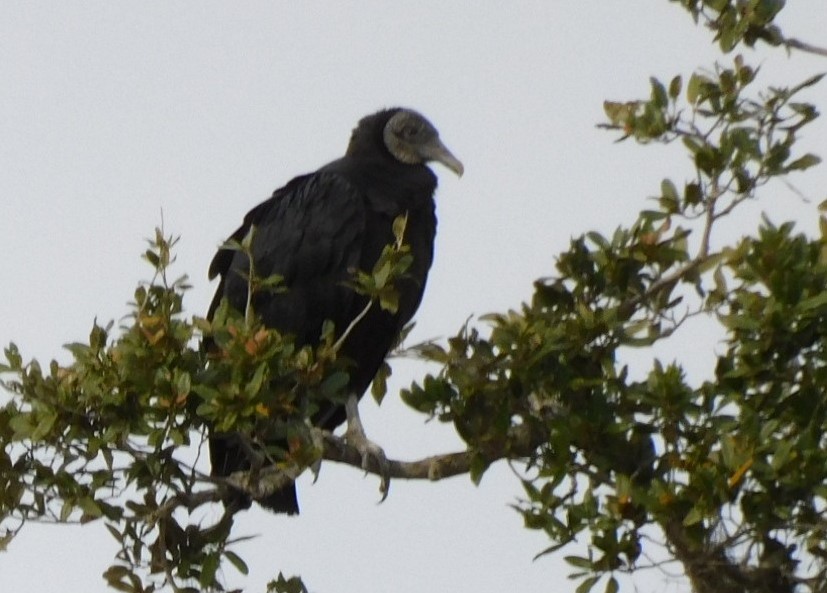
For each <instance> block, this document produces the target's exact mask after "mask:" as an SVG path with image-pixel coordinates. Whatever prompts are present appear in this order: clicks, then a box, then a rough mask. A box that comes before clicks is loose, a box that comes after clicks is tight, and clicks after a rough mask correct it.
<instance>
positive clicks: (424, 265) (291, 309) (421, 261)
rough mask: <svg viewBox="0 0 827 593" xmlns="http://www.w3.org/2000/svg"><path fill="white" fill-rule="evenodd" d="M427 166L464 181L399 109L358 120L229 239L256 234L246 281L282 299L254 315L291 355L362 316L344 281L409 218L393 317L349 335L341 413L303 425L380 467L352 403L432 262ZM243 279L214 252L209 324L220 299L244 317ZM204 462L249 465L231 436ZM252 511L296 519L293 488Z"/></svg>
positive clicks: (224, 472)
mask: <svg viewBox="0 0 827 593" xmlns="http://www.w3.org/2000/svg"><path fill="white" fill-rule="evenodd" d="M432 161H434V162H439V163H442V164H443V165H445V166H446V167H448V168H449V169H450V170H451V171H453V172H454V173H456V174H457V175H458V176H461V175H462V173H463V165H462V163H461V162H460V161H459V160H458V159H457V158H456V157H454V155H452V154H451V152H450V151H449V150H448V149H447V148H446V147H445V145H444V144H443V143H442V142H441V141H440V139H439V133H438V132H437V130H436V128H435V127H434V126H433V125H432V124H431V123H430V122H429V121H428V120H427V119H425V118H424V117H423V116H422V115H420V114H419V113H417V112H416V111H413V110H410V109H402V108H394V109H386V110H382V111H379V112H377V113H374V114H373V115H369V116H367V117H365V118H363V119H362V120H360V121H359V123H358V125H357V126H356V128H355V129H354V130H353V133H352V135H351V138H350V143H349V144H348V147H347V151H346V152H345V155H344V156H343V157H342V158H340V159H338V160H335V161H333V162H331V163H328V164H327V165H325V166H323V167H322V168H321V169H319V170H318V171H316V172H315V173H310V174H307V175H302V176H299V177H296V178H295V179H293V180H292V181H290V182H289V183H287V185H285V186H284V187H282V188H280V189H277V190H276V191H275V192H274V193H273V196H272V197H271V198H270V199H268V200H267V201H265V202H262V203H261V204H259V205H258V206H256V207H255V208H253V209H252V210H251V211H250V212H248V213H247V215H246V216H245V217H244V222H243V223H242V225H241V226H240V227H239V228H238V229H237V230H236V231H235V232H234V233H233V234H232V236H231V239H232V240H235V241H241V240H242V239H243V238H244V237H245V236H246V235H247V233H248V232H249V230H250V228H251V227H253V226H254V227H255V233H254V235H253V241H252V244H251V253H252V256H253V264H254V272H255V274H256V275H257V276H258V277H260V278H265V277H269V276H272V275H279V276H281V277H282V278H283V285H282V286H283V287H284V288H285V289H286V290H284V291H278V292H276V291H269V292H262V293H254V296H253V299H252V300H253V306H254V310H255V311H256V313H257V314H258V315H260V317H261V319H262V322H263V323H264V324H265V326H267V327H270V328H274V329H278V330H279V331H281V332H282V333H289V334H292V335H293V336H294V337H295V342H296V344H297V345H298V346H304V345H315V344H318V343H319V340H320V335H321V333H322V325H323V323H324V321H325V320H330V321H332V322H333V323H334V325H335V330H336V332H337V333H338V334H341V332H343V331H345V328H348V326H349V325H351V322H352V321H353V320H354V319H355V318H356V317H357V316H358V315H359V314H360V313H362V312H363V310H364V309H365V307H366V305H367V302H368V300H367V297H365V296H362V295H359V294H357V293H356V292H355V291H354V290H353V289H352V288H350V287H349V286H348V282H349V281H350V280H352V275H353V271H354V270H363V271H368V272H369V271H370V270H372V269H373V266H374V264H375V263H376V261H377V260H378V258H379V257H380V254H381V253H382V250H383V248H384V247H385V246H386V245H388V244H391V243H392V242H393V241H394V234H393V231H392V224H393V221H394V219H396V218H397V217H399V216H407V222H406V227H405V237H404V238H405V242H406V243H407V244H408V245H409V247H410V254H411V255H412V257H413V262H412V264H411V265H410V267H409V269H408V270H407V273H406V275H405V277H404V278H402V279H400V280H399V281H398V282H397V283H396V285H395V288H396V290H397V292H398V297H399V303H398V308H397V310H396V312H394V313H391V312H388V311H386V310H383V309H381V308H380V307H378V306H376V307H371V308H369V309H368V312H367V314H366V315H365V316H364V317H363V318H362V319H360V320H359V322H358V323H356V324H355V325H353V327H352V328H351V332H350V333H349V334H348V335H347V337H346V339H345V341H344V342H343V344H342V347H341V350H340V351H339V356H344V357H347V359H349V360H350V361H351V362H352V366H351V367H350V369H349V382H348V385H347V393H348V394H349V397H348V401H347V405H345V406H338V405H333V404H331V405H330V407H329V408H328V409H323V410H320V411H319V412H318V413H317V414H316V415H315V416H314V417H313V418H312V422H313V423H314V424H315V425H316V426H318V427H320V428H323V429H326V430H333V429H334V428H336V427H337V426H338V425H340V424H342V423H343V422H344V421H345V420H347V421H348V431H347V433H346V438H347V439H348V442H349V443H350V444H352V445H354V446H356V447H357V448H358V449H359V451H360V452H361V453H362V455H363V457H364V456H366V455H377V456H380V457H382V458H383V459H384V454H383V453H382V451H381V449H379V448H378V446H376V445H375V444H373V443H372V442H371V441H369V440H368V439H367V437H366V436H365V435H364V431H363V430H362V429H361V422H359V417H358V410H357V403H358V399H359V397H361V395H362V394H363V393H364V392H365V390H366V389H367V387H368V386H369V385H370V383H371V381H372V380H373V378H374V376H375V375H376V373H377V371H378V369H379V368H380V366H381V364H382V362H383V360H384V358H385V356H386V355H387V354H388V351H389V350H390V348H391V347H392V346H393V344H394V343H395V341H396V340H397V337H398V335H399V332H400V331H401V330H402V328H403V326H404V325H405V324H406V323H407V322H408V321H409V320H410V319H411V317H412V316H413V314H414V312H415V311H416V309H417V307H418V306H419V303H420V301H421V299H422V293H423V291H424V289H425V281H426V279H427V277H428V269H429V268H430V266H431V261H432V259H433V253H434V236H435V234H436V216H435V212H434V209H435V204H434V190H435V189H436V185H437V180H436V176H435V175H434V173H433V172H432V171H431V170H430V169H429V168H428V167H427V166H426V164H427V163H429V162H432ZM248 270H249V263H248V260H247V256H246V255H244V253H242V252H239V251H234V250H231V249H223V248H222V249H219V251H218V253H217V254H216V255H215V258H214V259H213V260H212V263H211V264H210V269H209V277H210V279H213V278H215V277H216V276H219V275H220V276H221V281H220V283H219V285H218V290H217V292H216V294H215V298H214V299H213V302H212V304H211V306H210V309H209V313H208V318H210V319H212V317H213V315H214V314H215V311H216V309H217V308H218V306H219V305H220V303H221V300H222V299H223V298H226V299H227V300H228V301H229V304H230V306H232V307H233V308H235V309H237V310H239V311H244V309H245V305H246V303H247V290H248V280H247V272H248ZM210 459H211V462H212V474H213V476H228V475H230V474H231V473H233V472H235V471H239V470H247V469H250V467H251V461H250V458H249V449H248V448H245V447H244V445H243V443H242V442H241V441H240V440H239V436H238V435H233V434H213V435H211V439H210ZM258 502H259V503H260V504H261V505H262V506H264V507H266V508H269V509H270V510H272V511H275V512H278V513H288V514H294V513H298V511H299V507H298V502H297V499H296V490H295V485H294V484H290V485H289V486H288V487H285V488H283V489H281V490H278V491H276V492H275V493H274V494H272V495H270V496H268V497H267V498H265V499H263V500H259V501H258Z"/></svg>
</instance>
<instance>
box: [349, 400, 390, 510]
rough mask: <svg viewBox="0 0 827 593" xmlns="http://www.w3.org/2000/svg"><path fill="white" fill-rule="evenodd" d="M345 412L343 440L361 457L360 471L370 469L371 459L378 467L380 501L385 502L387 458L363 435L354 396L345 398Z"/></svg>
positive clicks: (388, 474) (357, 404)
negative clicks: (345, 423)
mask: <svg viewBox="0 0 827 593" xmlns="http://www.w3.org/2000/svg"><path fill="white" fill-rule="evenodd" d="M345 411H346V413H347V430H346V431H345V440H346V441H347V444H348V445H351V446H353V447H355V448H356V450H357V451H359V453H360V454H361V455H362V469H364V470H366V471H367V470H368V469H369V468H370V461H371V459H373V462H374V464H375V465H376V466H378V468H379V474H380V476H381V479H382V481H381V482H380V484H379V492H381V493H382V500H385V499H386V498H387V497H388V488H389V487H390V469H389V465H388V458H387V457H386V456H385V452H384V451H383V450H382V447H380V446H379V445H377V444H376V443H374V442H373V441H371V440H370V439H368V437H367V435H365V429H364V427H363V426H362V419H361V418H360V417H359V398H358V397H357V396H356V395H351V396H349V397H348V398H347V403H346V404H345ZM380 502H381V501H380Z"/></svg>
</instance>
